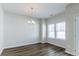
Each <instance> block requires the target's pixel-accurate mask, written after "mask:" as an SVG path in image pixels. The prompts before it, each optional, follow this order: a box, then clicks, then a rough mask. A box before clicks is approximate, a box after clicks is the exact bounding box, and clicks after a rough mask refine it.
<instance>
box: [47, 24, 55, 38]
mask: <svg viewBox="0 0 79 59" xmlns="http://www.w3.org/2000/svg"><path fill="white" fill-rule="evenodd" d="M48 37H49V38H55V25H54V24H50V25H48Z"/></svg>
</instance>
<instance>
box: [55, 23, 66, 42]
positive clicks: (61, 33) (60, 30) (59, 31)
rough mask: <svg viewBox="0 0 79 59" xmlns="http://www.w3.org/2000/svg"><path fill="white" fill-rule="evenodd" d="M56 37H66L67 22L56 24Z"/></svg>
mask: <svg viewBox="0 0 79 59" xmlns="http://www.w3.org/2000/svg"><path fill="white" fill-rule="evenodd" d="M56 38H57V39H63V40H64V39H65V22H61V23H57V24H56Z"/></svg>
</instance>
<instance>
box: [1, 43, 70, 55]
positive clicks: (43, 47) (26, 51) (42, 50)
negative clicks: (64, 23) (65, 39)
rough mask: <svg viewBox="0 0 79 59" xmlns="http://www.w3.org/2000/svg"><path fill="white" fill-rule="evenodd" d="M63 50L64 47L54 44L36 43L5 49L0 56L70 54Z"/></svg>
mask: <svg viewBox="0 0 79 59" xmlns="http://www.w3.org/2000/svg"><path fill="white" fill-rule="evenodd" d="M64 51H65V49H63V48H61V47H57V46H55V45H51V44H48V43H45V44H40V43H38V44H32V45H26V46H21V47H15V48H9V49H5V50H4V51H3V53H2V55H1V56H71V55H70V54H67V53H65V52H64Z"/></svg>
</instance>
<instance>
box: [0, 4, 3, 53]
mask: <svg viewBox="0 0 79 59" xmlns="http://www.w3.org/2000/svg"><path fill="white" fill-rule="evenodd" d="M2 50H3V10H2V6H1V4H0V54H1V52H2Z"/></svg>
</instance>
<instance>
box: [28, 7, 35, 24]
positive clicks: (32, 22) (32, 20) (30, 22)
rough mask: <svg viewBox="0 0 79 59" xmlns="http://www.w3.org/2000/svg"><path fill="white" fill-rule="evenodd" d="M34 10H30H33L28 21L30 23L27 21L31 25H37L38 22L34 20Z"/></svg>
mask: <svg viewBox="0 0 79 59" xmlns="http://www.w3.org/2000/svg"><path fill="white" fill-rule="evenodd" d="M33 9H34V8H32V7H31V8H30V10H31V17H29V19H28V21H27V23H29V24H36V22H35V21H34V19H33V18H32V16H33Z"/></svg>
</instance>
